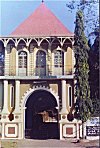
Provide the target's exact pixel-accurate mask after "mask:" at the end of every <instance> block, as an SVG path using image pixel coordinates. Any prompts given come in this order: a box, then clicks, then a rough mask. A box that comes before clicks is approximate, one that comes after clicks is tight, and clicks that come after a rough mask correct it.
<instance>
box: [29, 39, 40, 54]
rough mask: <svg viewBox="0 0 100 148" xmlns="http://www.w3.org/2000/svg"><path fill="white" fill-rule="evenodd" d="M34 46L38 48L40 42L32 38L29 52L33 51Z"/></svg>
mask: <svg viewBox="0 0 100 148" xmlns="http://www.w3.org/2000/svg"><path fill="white" fill-rule="evenodd" d="M34 48H38V43H37V42H36V41H35V40H34V39H32V40H31V42H30V44H29V52H33V51H34Z"/></svg>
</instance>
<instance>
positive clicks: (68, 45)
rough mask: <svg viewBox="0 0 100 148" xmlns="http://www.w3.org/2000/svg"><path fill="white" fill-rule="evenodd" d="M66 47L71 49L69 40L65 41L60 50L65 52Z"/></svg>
mask: <svg viewBox="0 0 100 148" xmlns="http://www.w3.org/2000/svg"><path fill="white" fill-rule="evenodd" d="M68 47H70V48H72V42H71V40H70V39H65V40H64V42H63V46H62V48H63V49H64V50H67V48H68Z"/></svg>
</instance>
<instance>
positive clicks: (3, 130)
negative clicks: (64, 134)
mask: <svg viewBox="0 0 100 148" xmlns="http://www.w3.org/2000/svg"><path fill="white" fill-rule="evenodd" d="M4 128H5V123H2V139H4V138H5V129H4Z"/></svg>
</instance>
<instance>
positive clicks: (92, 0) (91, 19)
mask: <svg viewBox="0 0 100 148" xmlns="http://www.w3.org/2000/svg"><path fill="white" fill-rule="evenodd" d="M66 6H67V8H68V10H69V11H70V12H71V13H72V12H73V11H75V12H76V11H77V10H81V11H82V12H83V17H84V26H85V33H86V35H87V37H88V35H89V34H90V32H93V31H94V30H95V28H97V26H99V7H98V6H99V0H77V1H76V0H70V1H69V2H68V1H67V4H66Z"/></svg>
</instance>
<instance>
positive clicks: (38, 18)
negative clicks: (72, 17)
mask: <svg viewBox="0 0 100 148" xmlns="http://www.w3.org/2000/svg"><path fill="white" fill-rule="evenodd" d="M11 36H73V33H71V32H70V31H69V30H68V29H67V28H66V27H65V26H64V25H63V24H62V23H61V21H60V20H59V19H58V18H57V17H56V16H55V15H54V14H53V13H52V12H51V11H50V10H49V9H48V8H47V7H46V5H45V4H44V3H41V4H40V6H39V7H38V8H37V9H36V10H35V11H34V12H33V13H32V14H31V15H30V16H29V17H28V18H27V19H26V20H25V21H23V22H22V23H21V24H20V25H19V26H18V27H17V28H16V29H15V30H14V31H13V32H12V33H11Z"/></svg>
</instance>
